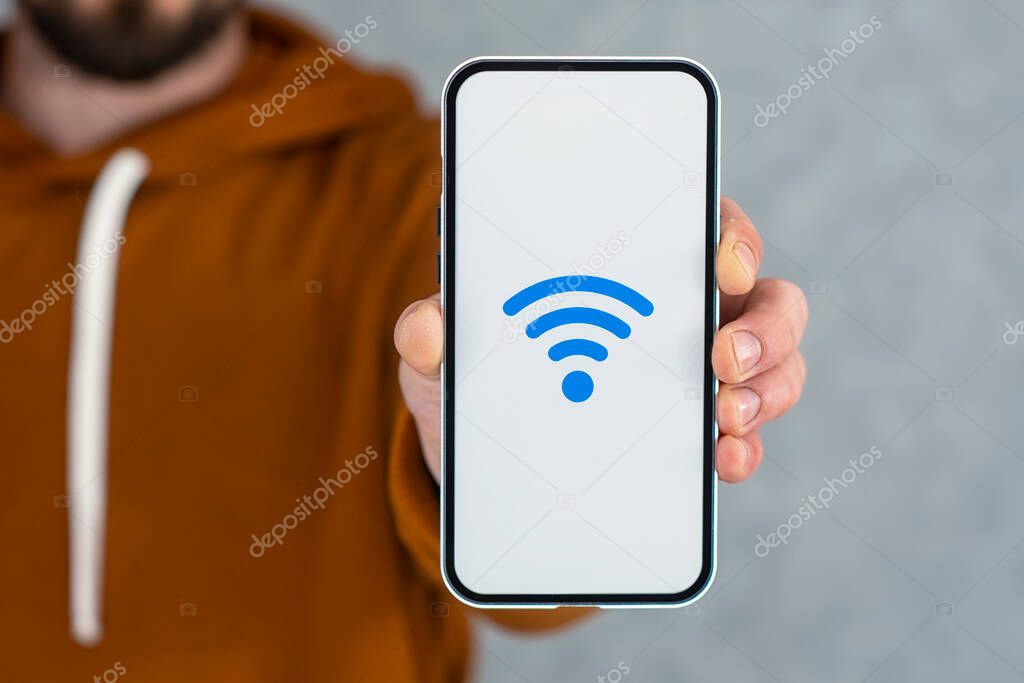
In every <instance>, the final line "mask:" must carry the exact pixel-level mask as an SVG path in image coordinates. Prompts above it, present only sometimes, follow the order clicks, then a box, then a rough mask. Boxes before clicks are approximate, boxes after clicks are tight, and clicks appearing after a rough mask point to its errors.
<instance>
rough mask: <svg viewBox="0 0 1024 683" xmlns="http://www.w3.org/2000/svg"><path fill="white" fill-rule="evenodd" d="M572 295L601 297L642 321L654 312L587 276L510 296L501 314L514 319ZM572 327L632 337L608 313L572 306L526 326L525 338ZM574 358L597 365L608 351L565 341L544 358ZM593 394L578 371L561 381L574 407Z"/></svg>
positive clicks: (638, 298)
mask: <svg viewBox="0 0 1024 683" xmlns="http://www.w3.org/2000/svg"><path fill="white" fill-rule="evenodd" d="M574 291H575V292H588V293H594V294H602V295H604V296H607V297H610V298H612V299H616V300H617V301H621V302H622V303H624V304H626V305H627V306H629V307H630V308H632V309H633V310H634V311H636V312H637V313H639V314H640V315H642V316H644V317H647V316H649V315H650V314H651V313H653V312H654V304H652V303H651V302H650V301H649V300H648V299H647V298H646V297H644V296H643V295H642V294H640V293H639V292H637V291H636V290H635V289H632V288H631V287H627V286H626V285H624V284H622V283H621V282H616V281H615V280H609V279H607V278H602V277H596V276H589V275H588V276H581V275H567V276H561V277H554V278H550V279H547V280H541V281H540V282H536V283H534V284H532V285H530V286H529V287H526V288H524V289H522V290H520V291H519V292H517V293H515V294H513V295H512V296H511V297H510V298H509V299H508V301H506V302H505V304H504V305H503V306H502V311H504V313H505V314H506V315H509V316H512V315H516V314H517V313H519V312H520V311H522V310H523V309H524V308H526V307H527V306H529V305H531V304H533V303H536V302H537V301H540V300H541V299H544V298H546V297H548V296H554V295H558V294H564V293H567V292H574ZM573 324H584V325H593V326H595V327H600V328H602V329H604V330H607V331H608V332H611V333H612V334H613V335H615V336H616V337H618V338H619V339H626V338H628V337H629V335H630V334H631V333H632V329H631V328H630V327H629V325H628V324H627V323H626V322H625V321H624V320H622V319H621V318H618V317H617V316H614V315H612V314H611V313H608V312H606V311H602V310H600V309H597V308H590V307H584V306H574V307H569V308H559V309H556V310H554V311H551V312H549V313H545V314H544V315H541V316H539V317H537V318H536V319H535V320H534V321H533V322H531V323H529V324H528V325H527V326H526V336H527V337H529V338H530V339H536V338H537V337H539V336H541V335H542V334H544V333H545V332H548V331H550V330H553V329H555V328H556V327H561V326H562V325H573ZM574 356H584V357H588V358H591V359H593V360H596V361H599V362H600V361H604V360H605V359H607V358H608V349H607V348H605V347H604V346H603V345H602V344H599V343H598V342H595V341H591V340H589V339H567V340H565V341H561V342H558V343H557V344H555V345H554V346H552V347H551V348H550V349H548V358H550V359H551V360H553V361H560V360H564V359H566V358H570V357H574ZM593 393H594V380H593V378H592V377H591V376H590V375H588V374H587V373H585V372H583V371H581V370H574V371H572V372H570V373H569V374H568V375H566V376H565V378H564V379H563V380H562V394H563V395H564V396H565V397H566V398H567V399H569V400H570V401H573V402H574V403H581V402H583V401H586V400H587V399H588V398H590V396H591V395H592V394H593Z"/></svg>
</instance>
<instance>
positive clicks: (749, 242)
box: [715, 197, 764, 294]
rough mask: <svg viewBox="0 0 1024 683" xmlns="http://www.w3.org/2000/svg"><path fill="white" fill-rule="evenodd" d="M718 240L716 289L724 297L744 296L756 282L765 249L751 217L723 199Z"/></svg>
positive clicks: (730, 201)
mask: <svg viewBox="0 0 1024 683" xmlns="http://www.w3.org/2000/svg"><path fill="white" fill-rule="evenodd" d="M721 216H722V221H721V236H720V237H719V241H718V255H717V257H716V262H715V265H716V268H717V270H718V288H719V289H721V290H722V292H724V293H725V294H746V293H747V292H749V291H750V290H751V288H752V287H753V286H754V283H755V282H757V271H758V269H759V268H760V266H761V257H762V256H763V254H764V246H763V244H762V242H761V236H760V235H759V234H758V233H757V228H755V227H754V224H753V222H752V221H751V220H750V217H749V216H747V214H746V213H745V212H744V211H743V209H741V208H740V205H739V204H737V203H736V202H734V201H733V200H731V199H729V198H728V197H722V203H721Z"/></svg>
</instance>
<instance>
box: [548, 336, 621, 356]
mask: <svg viewBox="0 0 1024 683" xmlns="http://www.w3.org/2000/svg"><path fill="white" fill-rule="evenodd" d="M569 356H586V357H588V358H593V359H594V360H596V361H602V360H604V359H606V358H607V357H608V349H606V348H605V347H604V346H603V345H601V344H598V343H597V342H596V341H590V340H589V339H566V340H565V341H560V342H558V343H557V344H555V345H554V346H552V347H551V348H550V349H548V358H550V359H551V360H554V361H559V360H562V359H563V358H568V357H569Z"/></svg>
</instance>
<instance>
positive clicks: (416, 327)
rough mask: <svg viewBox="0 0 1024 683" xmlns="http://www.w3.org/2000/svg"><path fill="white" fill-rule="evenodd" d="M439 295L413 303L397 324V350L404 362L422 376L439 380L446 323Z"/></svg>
mask: <svg viewBox="0 0 1024 683" xmlns="http://www.w3.org/2000/svg"><path fill="white" fill-rule="evenodd" d="M439 299H440V295H439V294H435V295H434V296H432V297H430V298H429V299H422V300H420V301H416V302H413V303H411V304H409V306H407V307H406V309H405V310H404V311H402V315H400V316H398V322H397V323H395V348H396V349H398V354H399V355H400V356H401V357H402V359H403V360H404V361H405V362H406V363H407V364H408V365H409V367H411V368H412V369H413V370H415V371H416V372H417V373H418V374H420V375H425V376H427V377H432V378H433V377H436V376H437V375H438V373H439V372H440V369H441V354H442V350H443V348H444V322H443V319H442V316H441V304H440V301H439Z"/></svg>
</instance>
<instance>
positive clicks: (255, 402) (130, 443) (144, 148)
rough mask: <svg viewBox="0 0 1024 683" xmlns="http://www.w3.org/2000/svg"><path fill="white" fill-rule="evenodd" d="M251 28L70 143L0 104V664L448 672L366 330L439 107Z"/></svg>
mask: <svg viewBox="0 0 1024 683" xmlns="http://www.w3.org/2000/svg"><path fill="white" fill-rule="evenodd" d="M368 19H369V18H368ZM250 31H251V51H250V55H249V57H248V59H247V62H246V64H245V66H244V67H243V69H242V70H241V72H240V73H239V74H238V76H237V77H236V79H235V80H234V82H233V83H232V84H231V85H230V87H229V88H228V89H227V90H226V91H224V92H223V93H221V94H220V95H219V96H218V97H217V98H215V99H213V100H211V101H208V102H205V103H203V104H201V105H199V106H195V107H192V108H190V109H189V110H187V111H184V112H181V113H179V114H177V115H175V116H173V117H170V118H167V119H165V120H163V121H160V122H159V123H157V124H154V125H150V126H147V127H145V128H142V129H140V130H137V131H135V132H133V133H131V134H130V135H127V136H126V137H124V138H123V139H121V140H118V141H116V142H115V143H112V144H111V145H109V146H108V147H106V148H104V149H100V150H97V151H95V152H92V153H88V154H84V155H81V156H78V157H73V158H70V159H61V158H57V157H55V156H54V155H53V154H51V153H49V152H48V151H47V150H46V149H45V148H44V147H42V146H41V144H40V143H39V142H38V141H36V140H34V139H33V138H32V137H31V136H30V135H29V134H28V133H26V132H25V131H24V130H23V129H22V128H20V127H19V125H18V124H17V123H16V122H15V121H14V120H13V119H11V118H10V117H9V116H7V115H6V114H4V113H2V112H0V373H2V377H3V381H4V386H3V391H0V415H2V419H0V681H8V680H10V681H22V682H24V681H66V680H104V681H108V682H109V681H113V680H117V679H118V678H120V677H121V676H128V677H130V678H129V680H131V681H135V682H136V683H142V682H144V681H145V682H149V681H175V682H180V681H190V682H202V681H218V682H224V681H361V680H365V681H388V682H389V683H401V682H403V681H458V680H462V679H463V676H464V672H465V668H466V660H467V650H468V648H467V643H468V642H469V640H470V639H471V638H472V635H471V633H470V631H469V625H468V622H467V611H468V610H467V609H466V608H463V607H462V606H461V605H460V603H458V602H456V601H455V600H454V599H453V598H452V597H451V596H449V595H448V594H447V592H446V591H445V589H444V588H443V586H442V583H441V580H440V576H439V570H438V495H437V488H436V486H435V484H434V482H433V480H432V479H431V478H430V475H429V473H428V472H427V470H426V468H425V466H424V465H423V462H422V459H421V455H420V452H419V445H418V442H417V438H416V433H415V428H414V427H413V425H412V423H411V420H410V418H409V415H408V413H407V412H406V411H405V409H404V408H403V407H402V405H401V398H400V395H399V392H398V385H397V382H396V377H395V373H396V363H397V359H396V356H395V353H394V350H393V347H392V330H393V325H394V321H395V319H396V317H397V316H398V314H399V313H400V311H401V310H402V308H403V307H404V306H405V305H406V304H407V303H409V302H410V301H412V300H414V299H416V298H420V297H424V296H427V295H429V294H431V293H433V292H434V291H435V290H436V289H437V283H436V280H435V276H436V273H435V267H436V261H435V252H436V249H437V237H436V230H435V225H434V207H435V206H436V204H437V200H438V194H439V176H438V172H439V170H440V169H439V156H438V146H439V144H438V142H439V141H438V130H437V125H436V122H433V121H427V120H424V119H422V118H421V117H420V116H418V115H417V113H416V111H415V107H414V104H413V101H412V98H411V97H410V95H409V93H408V91H407V90H406V88H405V87H404V86H403V85H402V84H401V83H400V82H399V81H397V80H395V79H394V78H391V77H385V76H378V75H369V74H366V73H363V72H361V71H358V70H356V69H354V68H352V66H351V65H350V64H349V63H348V62H349V60H348V59H347V58H346V59H342V58H341V57H340V54H338V53H330V52H329V51H327V50H326V48H327V47H331V44H330V43H320V42H318V41H317V40H316V39H314V38H313V37H311V36H310V35H308V34H307V33H305V32H303V31H302V30H300V29H299V28H297V27H295V26H293V25H292V24H290V23H288V22H286V21H284V20H282V19H279V18H275V17H273V16H269V15H266V14H262V13H253V14H252V16H251V26H250ZM321 46H324V47H325V50H324V51H321V49H320V48H321ZM325 52H327V54H330V55H331V57H332V61H331V63H330V64H329V65H328V67H327V68H326V70H325V71H324V73H323V78H319V77H317V78H311V77H310V76H309V73H310V72H308V71H303V67H305V66H307V65H308V66H311V67H313V68H316V67H315V66H313V65H314V62H315V60H317V58H323V57H324V56H325ZM335 55H337V56H335ZM323 64H324V62H322V61H321V62H318V65H319V66H320V67H323ZM297 69H298V71H297ZM303 73H306V74H307V75H306V77H305V78H302V74H303ZM300 81H301V83H302V85H301V87H300ZM42 87H45V85H43V86H42ZM271 112H272V113H273V115H272V116H270V115H267V114H269V113H271ZM119 150H120V151H119ZM481 614H483V613H481ZM574 615H575V612H572V611H569V612H566V611H564V610H559V611H558V612H557V614H556V613H553V612H542V611H538V612H530V613H524V612H495V613H493V614H490V616H491V617H492V618H496V619H498V620H499V621H501V622H503V623H506V624H508V625H510V626H515V627H524V628H534V627H542V626H546V625H553V624H556V623H559V622H564V621H566V620H567V619H569V618H572V617H573V616H574Z"/></svg>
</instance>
